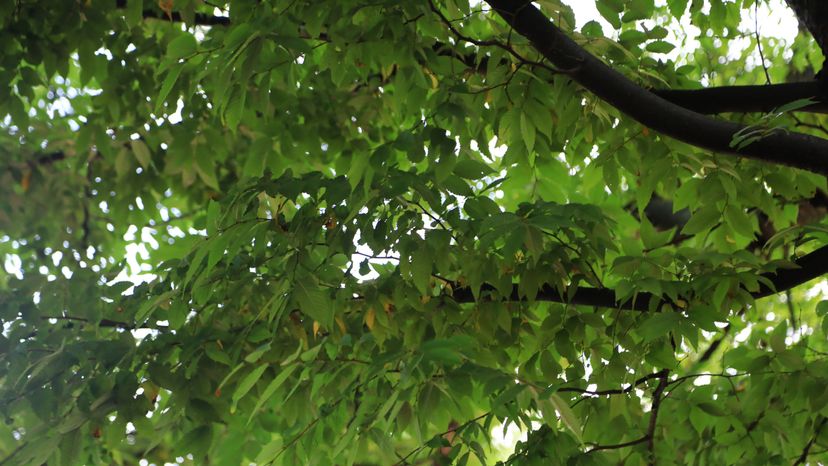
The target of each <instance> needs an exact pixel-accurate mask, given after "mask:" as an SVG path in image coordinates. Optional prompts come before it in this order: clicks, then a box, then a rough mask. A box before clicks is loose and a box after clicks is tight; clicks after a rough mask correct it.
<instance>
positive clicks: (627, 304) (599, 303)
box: [452, 246, 828, 312]
mask: <svg viewBox="0 0 828 466" xmlns="http://www.w3.org/2000/svg"><path fill="white" fill-rule="evenodd" d="M794 263H795V264H796V265H797V266H798V268H795V269H784V270H778V271H777V272H775V273H765V274H762V275H761V276H762V278H764V279H767V280H769V281H770V282H771V283H772V284H773V288H771V287H769V286H767V285H764V284H762V285H761V287H760V288H759V290H758V291H756V292H753V293H751V296H753V298H754V299H760V298H764V297H767V296H771V295H774V294H776V293H781V292H783V291H785V290H788V289H791V288H793V287H795V286H797V285H801V284H803V283H805V282H807V281H809V280H812V279H814V278H817V277H820V276H822V275H825V274H826V273H828V246H823V247H821V248H819V249H817V250H816V251H814V252H812V253H810V254H807V255H805V256H803V257H800V258H799V259H797V260H796V261H794ZM454 285H456V286H455V287H454V292H453V293H452V297H453V298H454V300H455V301H456V302H459V303H472V302H475V301H476V300H475V299H474V294H473V293H472V290H471V288H469V287H467V286H466V287H464V286H460V285H459V284H456V283H455V284H454ZM494 292H496V288H495V287H494V286H492V285H489V284H483V286H481V289H480V296H481V299H487V298H485V297H486V296H488V295H489V294H491V293H494ZM505 299H506V300H507V301H526V297H525V296H523V295H521V293H520V291H519V289H518V285H515V286H513V287H512V292H511V294H510V295H509V296H508V297H506V298H505ZM535 300H537V301H551V302H556V303H569V304H578V305H583V306H596V307H609V308H615V309H622V310H627V311H641V312H646V311H649V310H650V309H651V301H653V300H656V301H657V302H656V303H652V306H654V307H655V308H657V307H660V306H662V305H664V304H669V302H667V301H664V300H661V299H660V298H658V297H656V296H653V294H652V293H646V292H643V293H638V294H637V295H636V297H635V299H634V300H627V301H624V302H619V301H616V299H615V291H613V290H611V289H607V288H584V287H579V288H578V291H577V292H576V293H575V295H574V296H573V297H572V299H571V300H570V299H567V297H566V296H563V295H561V293H560V292H558V290H557V289H555V288H554V287H551V286H549V285H544V286H543V287H542V288H541V289H540V290H539V291H538V294H537V296H536V297H535Z"/></svg>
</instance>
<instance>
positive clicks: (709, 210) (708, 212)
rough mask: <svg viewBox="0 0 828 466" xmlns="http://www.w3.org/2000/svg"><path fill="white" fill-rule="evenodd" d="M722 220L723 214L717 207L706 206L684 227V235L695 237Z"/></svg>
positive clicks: (694, 214) (695, 213)
mask: <svg viewBox="0 0 828 466" xmlns="http://www.w3.org/2000/svg"><path fill="white" fill-rule="evenodd" d="M720 218H721V212H720V211H719V209H717V208H716V206H704V207H702V208H701V209H699V210H697V211H696V212H694V213H693V216H692V217H690V221H688V222H687V224H686V225H684V228H683V229H682V233H684V234H685V235H695V234H697V233H700V232H703V231H706V230H709V229H711V228H713V227H714V226H715V225H716V224H717V223H718V222H719V219H720Z"/></svg>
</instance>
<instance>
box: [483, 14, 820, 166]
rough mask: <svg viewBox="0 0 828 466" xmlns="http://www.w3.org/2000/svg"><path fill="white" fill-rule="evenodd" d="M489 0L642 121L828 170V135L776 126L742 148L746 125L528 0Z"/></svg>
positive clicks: (542, 48) (569, 69) (711, 143)
mask: <svg viewBox="0 0 828 466" xmlns="http://www.w3.org/2000/svg"><path fill="white" fill-rule="evenodd" d="M487 3H489V5H491V6H492V7H493V8H494V9H495V10H496V11H497V12H498V13H499V14H500V15H501V16H502V17H503V19H504V20H505V21H506V22H507V23H508V24H509V25H510V26H511V27H512V28H514V30H515V31H516V32H518V33H519V34H521V35H523V36H525V37H526V38H527V39H529V41H530V42H531V43H532V44H533V45H534V47H535V48H536V49H537V50H538V51H539V52H540V53H541V54H542V55H543V56H544V57H545V58H547V59H548V60H549V61H550V62H552V64H554V65H555V66H556V67H558V68H559V69H560V70H561V72H563V73H566V74H567V75H569V76H570V77H571V78H572V79H573V80H574V81H576V82H577V83H579V84H581V85H582V86H584V87H585V88H586V89H587V90H589V91H590V92H592V93H593V94H595V95H596V96H598V97H600V98H601V99H603V100H605V101H606V102H607V103H609V104H610V105H612V106H613V107H615V108H617V109H618V110H620V111H622V112H624V113H626V114H627V115H629V116H630V117H632V118H633V119H635V120H636V121H638V122H639V123H641V124H643V125H645V126H648V127H649V128H651V129H653V130H656V131H658V132H661V133H663V134H665V135H667V136H670V137H674V138H676V139H678V140H680V141H683V142H686V143H688V144H692V145H694V146H697V147H700V148H704V149H709V150H712V151H715V152H721V153H727V154H733V155H738V156H740V157H745V158H750V159H755V160H762V161H765V162H771V163H778V164H782V165H788V166H791V167H797V168H802V169H805V170H810V171H813V172H815V173H820V174H828V140H825V139H822V138H818V137H814V136H809V135H805V134H799V133H790V132H786V131H782V130H774V131H771V132H769V133H768V134H767V135H765V136H763V137H762V138H761V139H759V140H756V141H754V142H752V143H750V144H748V145H747V146H745V147H743V148H741V149H737V148H734V147H731V142H732V141H733V137H734V135H735V134H737V133H738V132H739V131H742V130H745V129H746V127H745V126H744V125H740V124H737V123H733V122H729V121H721V120H716V119H713V118H710V117H707V116H704V115H702V114H699V113H696V112H694V111H692V110H688V109H686V108H684V107H681V106H679V105H676V104H674V103H672V102H669V101H667V100H665V99H663V98H661V97H659V96H657V95H656V94H654V93H652V92H650V91H648V90H646V89H644V88H642V87H640V86H638V85H637V84H635V83H634V82H632V81H631V80H629V79H628V78H627V77H625V76H624V75H622V74H621V73H619V72H617V71H615V70H613V69H612V68H610V67H609V66H607V65H606V64H604V63H603V62H602V61H601V60H599V59H598V58H596V57H594V56H593V55H591V54H589V53H588V52H587V51H585V50H584V49H583V48H582V47H581V46H579V45H578V44H576V43H575V42H574V41H573V40H572V39H570V38H569V37H567V36H566V34H564V33H563V32H562V31H561V30H560V29H558V27H556V26H555V25H554V24H552V22H551V21H549V19H548V18H547V17H546V16H544V15H543V13H541V12H540V10H538V9H537V8H535V6H534V5H533V4H532V3H531V2H529V1H528V0H521V1H512V0H488V1H487Z"/></svg>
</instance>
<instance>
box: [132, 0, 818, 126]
mask: <svg viewBox="0 0 828 466" xmlns="http://www.w3.org/2000/svg"><path fill="white" fill-rule="evenodd" d="M116 6H117V7H118V8H125V7H126V0H117V1H116ZM143 16H144V18H145V19H158V20H164V21H173V22H183V18H182V17H181V13H179V12H172V14H171V16H166V15H165V13H163V12H161V11H160V10H159V11H155V10H151V9H147V10H144V12H143ZM194 24H196V25H199V26H229V25H230V24H231V21H230V18H229V17H226V16H213V15H208V14H204V13H196V14H195V17H194ZM306 38H309V37H306ZM321 39H323V40H324V39H325V38H324V37H323V38H321ZM432 49H433V50H434V51H435V52H436V53H438V54H439V55H445V56H451V57H453V58H456V59H457V60H459V61H461V62H462V63H463V64H464V65H466V67H468V68H469V69H470V70H473V71H477V72H482V73H485V71H486V69H487V67H488V61H489V58H488V57H486V56H484V57H479V56H478V54H476V53H474V52H469V53H466V52H464V51H458V50H456V46H454V45H451V44H446V43H443V42H435V43H434V46H433V47H432ZM652 92H653V93H654V94H656V95H658V96H659V97H662V98H663V99H665V100H668V101H670V102H672V103H674V104H676V105H680V106H682V107H684V108H687V109H689V110H693V111H694V112H698V113H702V114H708V115H710V114H717V113H725V112H738V113H746V112H762V113H768V112H771V111H773V110H774V109H776V108H779V107H780V106H782V105H785V104H787V103H790V102H793V101H795V100H799V99H807V98H814V100H816V101H817V103H816V104H814V105H810V106H807V107H803V108H799V109H797V110H796V111H798V112H813V113H828V99H826V97H825V96H824V95H823V94H824V93H823V92H822V91H821V89H820V87H819V82H818V81H809V82H801V83H787V84H774V85H770V86H723V87H711V88H704V89H655V90H653V91H652Z"/></svg>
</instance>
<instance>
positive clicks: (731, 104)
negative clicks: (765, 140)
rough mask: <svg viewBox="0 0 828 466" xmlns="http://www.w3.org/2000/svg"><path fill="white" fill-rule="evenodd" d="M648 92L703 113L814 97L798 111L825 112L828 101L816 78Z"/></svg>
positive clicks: (767, 108)
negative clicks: (765, 83) (799, 80)
mask: <svg viewBox="0 0 828 466" xmlns="http://www.w3.org/2000/svg"><path fill="white" fill-rule="evenodd" d="M651 92H652V93H653V94H655V95H657V96H659V97H661V98H662V99H665V100H668V101H670V102H672V103H674V104H676V105H680V106H682V107H684V108H686V109H688V110H692V111H694V112H698V113H703V114H706V115H712V114H716V113H725V112H740V113H745V112H762V113H770V112H772V111H774V110H775V109H777V108H779V107H781V106H783V105H785V104H788V103H790V102H794V101H796V100H800V99H808V98H812V99H814V100H815V101H816V103H815V104H813V105H809V106H807V107H802V108H799V109H797V111H799V112H812V113H828V101H826V99H825V96H824V95H823V94H824V93H823V91H822V90H821V88H820V83H819V82H818V81H808V82H801V83H786V84H772V85H757V86H723V87H708V88H704V89H689V90H684V89H681V90H679V89H654V90H652V91H651Z"/></svg>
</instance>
